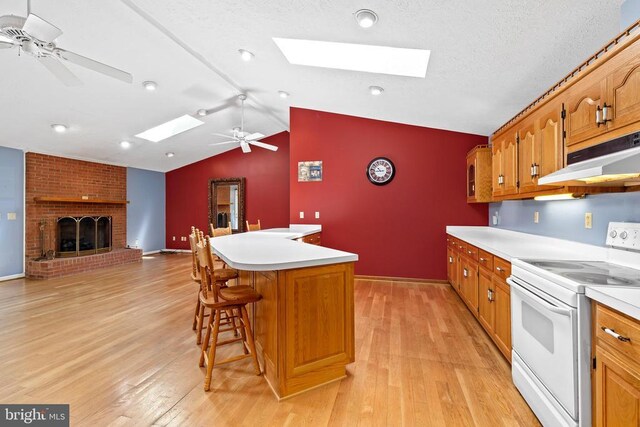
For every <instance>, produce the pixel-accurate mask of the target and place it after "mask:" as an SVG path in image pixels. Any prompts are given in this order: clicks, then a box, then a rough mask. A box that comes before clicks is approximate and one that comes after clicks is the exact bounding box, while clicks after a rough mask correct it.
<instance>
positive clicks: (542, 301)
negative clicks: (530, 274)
mask: <svg viewBox="0 0 640 427" xmlns="http://www.w3.org/2000/svg"><path fill="white" fill-rule="evenodd" d="M507 283H508V284H509V285H511V287H512V288H513V289H514V290H515V291H518V292H520V293H521V294H522V295H523V296H524V297H526V298H527V300H529V301H532V302H534V303H536V304H538V305H539V306H541V307H542V308H544V309H545V310H549V311H551V312H553V313H556V314H560V315H562V316H567V317H571V312H572V311H573V310H571V309H566V308H562V307H557V306H555V305H553V304H551V303H549V302H548V301H547V300H545V299H542V298H540V297H539V296H538V295H536V294H534V293H533V292H531V291H530V290H529V289H527V288H525V287H524V286H522V285H521V284H520V283H517V282H515V281H514V280H512V279H511V277H508V278H507Z"/></svg>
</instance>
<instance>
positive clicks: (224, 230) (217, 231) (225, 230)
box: [209, 222, 233, 237]
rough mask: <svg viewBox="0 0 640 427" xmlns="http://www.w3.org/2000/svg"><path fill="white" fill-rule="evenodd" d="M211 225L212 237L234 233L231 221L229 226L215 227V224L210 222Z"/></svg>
mask: <svg viewBox="0 0 640 427" xmlns="http://www.w3.org/2000/svg"><path fill="white" fill-rule="evenodd" d="M209 227H210V228H211V236H212V237H220V236H228V235H229V234H232V233H233V232H232V231H231V222H229V226H228V227H218V228H215V227H214V226H213V224H209Z"/></svg>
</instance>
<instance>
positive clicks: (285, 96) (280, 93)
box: [278, 90, 289, 98]
mask: <svg viewBox="0 0 640 427" xmlns="http://www.w3.org/2000/svg"><path fill="white" fill-rule="evenodd" d="M278 95H280V98H288V97H289V92H285V91H283V90H279V91H278Z"/></svg>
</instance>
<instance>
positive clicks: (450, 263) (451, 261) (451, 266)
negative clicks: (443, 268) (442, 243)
mask: <svg viewBox="0 0 640 427" xmlns="http://www.w3.org/2000/svg"><path fill="white" fill-rule="evenodd" d="M455 257H456V255H455V253H454V252H453V249H451V248H447V280H448V281H449V283H451V285H453V282H454V277H453V276H454V275H455V269H456V264H455Z"/></svg>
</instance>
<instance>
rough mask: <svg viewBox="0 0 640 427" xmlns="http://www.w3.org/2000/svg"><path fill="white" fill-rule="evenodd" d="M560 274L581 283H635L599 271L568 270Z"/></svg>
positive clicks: (621, 284)
mask: <svg viewBox="0 0 640 427" xmlns="http://www.w3.org/2000/svg"><path fill="white" fill-rule="evenodd" d="M560 274H561V275H562V276H564V277H566V278H568V279H572V280H576V281H578V282H582V283H589V284H592V285H614V286H624V285H635V284H637V283H636V282H633V281H631V280H628V279H625V278H623V277H614V276H608V275H606V274H599V273H582V272H569V273H560Z"/></svg>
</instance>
